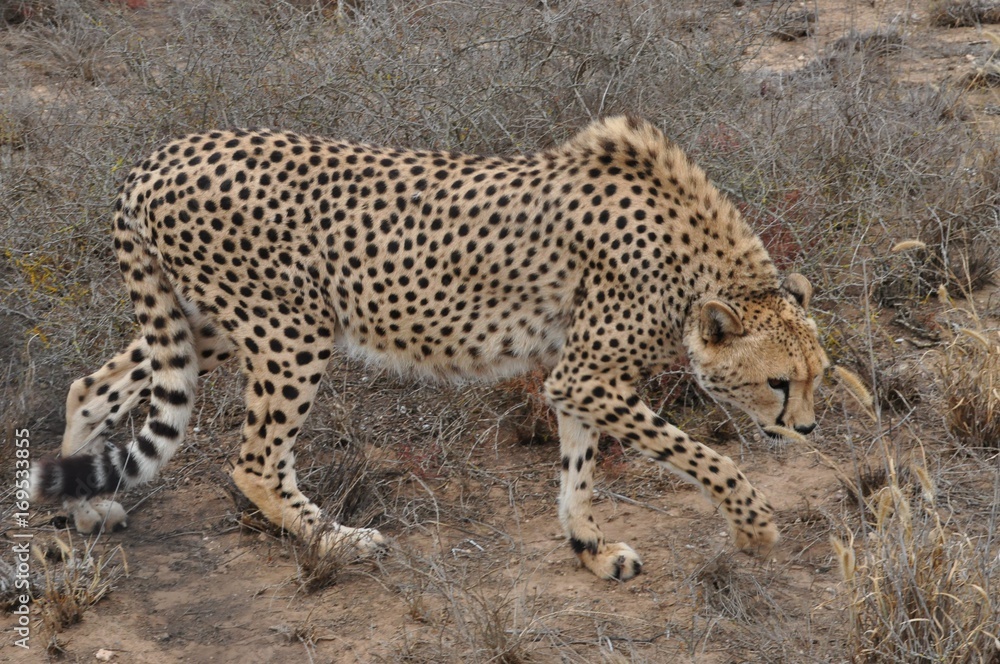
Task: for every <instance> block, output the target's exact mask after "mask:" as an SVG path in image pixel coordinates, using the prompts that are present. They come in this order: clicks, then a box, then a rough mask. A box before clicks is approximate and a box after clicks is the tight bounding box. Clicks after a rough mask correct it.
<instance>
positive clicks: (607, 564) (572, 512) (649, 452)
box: [546, 367, 778, 579]
mask: <svg viewBox="0 0 1000 664" xmlns="http://www.w3.org/2000/svg"><path fill="white" fill-rule="evenodd" d="M546 392H547V394H548V396H549V399H550V401H551V402H552V403H553V405H554V406H555V408H556V410H557V412H558V414H559V434H560V437H561V438H562V441H561V449H562V468H563V473H562V480H563V482H562V493H561V497H560V518H561V520H562V522H563V524H564V527H565V528H566V531H567V536H568V537H569V541H570V545H571V546H572V547H573V550H574V551H575V552H576V553H577V555H578V556H579V557H580V560H581V561H582V562H583V564H584V565H586V566H587V568H588V569H590V570H591V571H593V572H594V573H595V574H597V575H598V576H601V577H603V578H619V579H628V578H631V577H632V576H635V574H638V572H639V571H640V569H641V563H640V562H639V558H638V556H637V555H636V553H635V552H634V551H633V550H632V549H631V548H630V547H628V546H627V545H625V544H610V545H609V544H606V543H605V541H604V536H603V535H602V533H601V531H600V528H599V527H598V526H597V524H596V523H594V519H593V514H592V512H591V508H590V501H591V494H592V492H593V485H592V477H593V466H594V460H593V459H594V455H595V454H596V452H597V437H598V435H599V431H604V432H606V433H608V434H609V435H612V436H614V437H615V438H617V439H619V440H621V441H622V442H625V443H628V444H630V445H632V446H633V447H635V448H636V449H638V450H639V451H640V452H642V453H643V454H644V455H645V456H648V457H650V458H653V459H655V460H657V461H659V462H661V463H663V464H664V465H666V466H667V467H668V468H669V469H670V470H672V471H673V472H675V473H677V474H678V475H680V476H681V477H684V478H685V479H687V480H688V481H690V482H693V483H694V484H697V485H698V487H699V488H701V490H702V493H703V494H704V495H705V496H706V497H707V498H708V499H709V500H710V501H711V502H712V504H713V505H715V506H716V507H717V508H719V509H720V510H721V511H722V512H723V514H724V515H725V516H726V518H727V520H728V521H729V526H730V530H731V532H732V534H733V538H734V540H735V543H736V545H737V546H738V547H740V548H744V549H747V548H755V549H759V550H767V549H769V548H770V547H771V545H773V544H774V542H776V541H777V539H778V530H777V528H776V527H775V524H774V520H773V516H774V513H773V509H772V508H771V506H770V504H768V502H767V499H766V498H765V497H764V495H763V494H762V493H760V492H759V491H757V489H755V488H754V487H753V486H752V485H751V484H750V483H749V482H748V481H747V478H746V477H745V476H744V475H743V473H742V472H741V471H740V470H739V468H737V466H736V464H735V463H734V462H733V460H732V459H730V458H729V457H726V456H722V455H720V454H718V453H716V452H715V451H713V450H712V449H710V448H708V447H706V446H705V445H702V444H701V443H698V442H695V441H693V440H691V438H690V437H688V435H687V434H685V433H684V432H683V431H681V430H680V429H678V428H677V427H675V426H673V425H672V424H669V423H668V422H666V421H665V420H664V419H663V418H662V417H659V416H658V415H656V413H654V412H653V411H652V410H651V409H650V408H649V407H648V406H647V405H646V404H644V403H642V401H641V400H640V399H639V396H638V395H636V394H635V391H634V389H633V388H632V387H631V385H629V383H628V381H627V380H624V379H622V378H621V377H619V378H617V379H616V378H610V377H607V376H598V375H587V376H584V377H580V378H578V377H577V376H576V374H575V373H574V372H572V371H567V370H566V369H565V368H561V367H556V369H555V370H554V371H553V372H552V375H551V376H550V377H549V379H548V381H546Z"/></svg>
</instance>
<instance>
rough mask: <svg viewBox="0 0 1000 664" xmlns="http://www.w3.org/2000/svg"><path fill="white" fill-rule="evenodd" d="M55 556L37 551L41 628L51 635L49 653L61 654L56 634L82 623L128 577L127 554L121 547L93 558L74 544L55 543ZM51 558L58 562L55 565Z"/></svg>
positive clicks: (90, 552) (89, 552)
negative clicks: (41, 580)
mask: <svg viewBox="0 0 1000 664" xmlns="http://www.w3.org/2000/svg"><path fill="white" fill-rule="evenodd" d="M54 544H55V545H56V547H55V548H54V549H53V550H52V554H53V555H46V554H45V553H43V552H42V551H41V550H40V549H38V548H37V547H35V548H34V554H35V558H36V559H38V561H39V562H40V563H41V567H42V577H43V579H44V591H43V593H42V596H41V597H40V598H38V599H37V600H36V601H37V604H38V610H39V614H40V615H41V619H42V625H43V626H44V628H45V630H46V632H47V633H48V640H49V641H48V643H49V650H50V651H56V652H58V651H60V650H61V647H60V646H59V642H58V639H57V634H58V633H59V632H61V631H62V630H63V629H65V628H66V627H69V626H70V625H75V624H76V623H78V622H80V620H82V619H83V614H84V613H85V612H86V611H87V609H89V608H90V607H91V606H93V605H95V604H97V603H98V602H99V601H101V600H102V599H104V598H105V597H106V596H107V594H108V593H109V592H111V590H112V589H113V588H114V585H115V583H116V582H117V581H118V579H119V578H121V577H122V576H128V566H127V564H126V562H125V552H124V551H123V550H122V549H121V547H117V548H115V549H112V550H111V552H110V553H107V554H102V555H100V556H97V557H94V555H93V553H92V551H91V550H90V549H89V548H87V549H85V550H79V549H77V548H76V547H75V546H74V545H73V543H72V541H70V542H69V543H66V542H64V541H62V540H61V539H59V538H56V539H55V540H54ZM50 557H56V558H58V559H59V563H60V564H55V563H53V562H52V561H51V560H49V558H50Z"/></svg>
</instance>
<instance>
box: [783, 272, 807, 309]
mask: <svg viewBox="0 0 1000 664" xmlns="http://www.w3.org/2000/svg"><path fill="white" fill-rule="evenodd" d="M781 287H782V288H784V289H785V290H786V291H787V292H788V293H789V294H790V295H791V296H792V297H794V298H795V301H796V302H798V303H799V306H801V307H802V308H803V309H808V308H809V298H810V297H812V292H813V287H812V284H810V283H809V280H808V279H806V278H805V277H803V276H802V275H801V274H799V273H798V272H792V273H791V274H789V275H788V276H787V277H785V282H784V283H783V284H781Z"/></svg>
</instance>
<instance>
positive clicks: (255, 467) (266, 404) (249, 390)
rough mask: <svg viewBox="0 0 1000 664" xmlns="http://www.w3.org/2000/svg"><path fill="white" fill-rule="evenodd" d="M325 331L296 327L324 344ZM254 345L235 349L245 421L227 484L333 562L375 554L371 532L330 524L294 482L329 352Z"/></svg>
mask: <svg viewBox="0 0 1000 664" xmlns="http://www.w3.org/2000/svg"><path fill="white" fill-rule="evenodd" d="M326 329H327V328H323V327H321V326H320V325H316V326H315V327H306V325H303V326H301V327H300V328H299V329H298V330H297V333H298V336H301V337H303V338H305V337H313V338H319V339H324V338H326V337H329V336H330V333H329V332H327V331H326ZM259 341H260V340H259V339H258V340H257V341H254V339H252V338H246V339H243V340H242V342H239V343H240V344H241V345H242V346H244V348H241V349H240V355H241V358H243V359H244V367H243V369H244V373H245V374H246V377H247V387H246V393H245V398H246V406H247V414H246V420H245V422H244V426H243V445H242V447H241V449H240V456H239V458H238V459H237V460H236V465H235V468H234V469H233V481H234V482H235V483H236V486H238V487H239V488H240V491H242V492H243V494H244V495H245V496H246V497H247V498H249V499H250V501H251V502H252V503H253V504H254V505H256V507H257V508H258V509H259V510H260V511H261V513H262V514H263V515H264V517H265V518H267V520H268V521H270V522H271V523H273V524H275V525H277V526H279V527H281V528H284V529H285V530H287V531H289V532H291V533H292V534H294V535H296V536H298V537H299V538H301V539H302V540H303V541H306V542H309V541H312V540H313V538H317V537H318V538H322V539H321V540H320V542H321V544H320V548H321V550H322V552H323V553H324V554H326V553H333V554H339V553H340V552H343V551H344V550H345V547H346V549H347V550H349V551H351V553H352V554H356V555H358V556H368V555H372V554H379V553H381V552H382V551H383V550H384V549H385V547H386V540H385V538H384V537H383V536H382V535H381V534H380V533H379V532H378V531H377V530H373V529H370V528H348V527H347V526H343V525H341V524H338V523H330V522H329V521H327V520H326V519H325V517H324V515H323V514H322V511H321V510H320V508H319V507H318V506H317V505H316V504H315V503H313V502H312V501H311V500H309V498H307V497H306V496H305V495H304V494H303V493H302V492H301V491H300V490H299V488H298V484H297V482H296V475H295V467H294V466H295V455H294V453H293V452H292V447H293V445H294V443H295V439H296V437H297V436H298V433H299V431H300V429H301V426H302V424H303V423H304V422H305V419H306V414H307V413H308V412H309V409H310V408H311V407H312V404H313V400H314V399H315V397H316V391H317V389H318V386H319V381H320V379H321V378H322V376H323V373H324V371H325V369H326V365H327V363H328V362H329V359H330V355H331V353H330V351H329V350H328V349H326V348H320V349H319V350H314V349H309V350H306V349H305V348H293V347H286V346H284V345H283V344H280V343H275V344H264V343H259ZM268 367H279V368H280V367H295V371H294V372H291V371H286V372H281V371H278V372H272V371H269V370H268V369H267V368H268Z"/></svg>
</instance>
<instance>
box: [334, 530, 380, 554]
mask: <svg viewBox="0 0 1000 664" xmlns="http://www.w3.org/2000/svg"><path fill="white" fill-rule="evenodd" d="M323 548H324V549H325V550H326V551H327V552H328V553H329V552H334V551H350V552H351V554H353V556H355V557H357V558H370V557H381V556H382V555H384V554H385V553H386V552H387V551H388V550H389V542H388V540H387V539H386V538H385V536H384V535H382V533H380V532H379V531H377V530H375V529H374V528H348V527H346V526H339V527H337V528H336V529H334V530H333V531H332V532H328V533H326V534H325V535H324V536H323Z"/></svg>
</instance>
